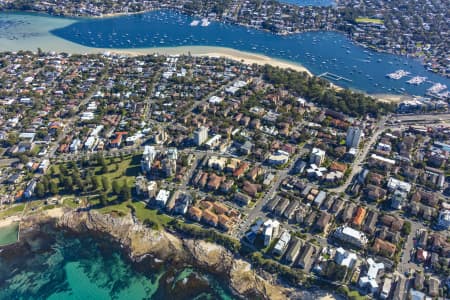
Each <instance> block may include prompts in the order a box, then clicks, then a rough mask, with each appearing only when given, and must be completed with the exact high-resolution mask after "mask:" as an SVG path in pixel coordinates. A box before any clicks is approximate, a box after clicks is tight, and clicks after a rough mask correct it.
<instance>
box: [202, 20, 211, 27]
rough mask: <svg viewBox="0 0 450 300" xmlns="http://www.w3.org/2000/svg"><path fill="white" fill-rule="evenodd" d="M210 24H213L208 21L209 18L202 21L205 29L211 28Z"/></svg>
mask: <svg viewBox="0 0 450 300" xmlns="http://www.w3.org/2000/svg"><path fill="white" fill-rule="evenodd" d="M209 24H211V22H209V21H208V19H207V18H203V19H202V25H201V26H203V27H206V26H209Z"/></svg>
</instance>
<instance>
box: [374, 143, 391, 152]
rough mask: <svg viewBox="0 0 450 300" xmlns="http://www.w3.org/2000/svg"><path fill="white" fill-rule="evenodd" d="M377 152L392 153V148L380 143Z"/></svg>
mask: <svg viewBox="0 0 450 300" xmlns="http://www.w3.org/2000/svg"><path fill="white" fill-rule="evenodd" d="M377 150H380V151H386V152H391V150H392V147H391V145H389V144H384V143H378V145H377Z"/></svg>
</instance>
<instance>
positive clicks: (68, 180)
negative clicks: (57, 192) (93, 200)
mask: <svg viewBox="0 0 450 300" xmlns="http://www.w3.org/2000/svg"><path fill="white" fill-rule="evenodd" d="M63 183H64V189H65V190H66V191H67V192H69V193H71V192H73V180H72V177H70V176H67V177H64V181H63Z"/></svg>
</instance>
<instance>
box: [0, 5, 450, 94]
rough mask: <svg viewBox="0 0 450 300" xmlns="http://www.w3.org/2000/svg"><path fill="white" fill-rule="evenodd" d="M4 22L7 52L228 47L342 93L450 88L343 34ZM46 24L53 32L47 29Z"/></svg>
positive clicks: (413, 63) (156, 23)
mask: <svg viewBox="0 0 450 300" xmlns="http://www.w3.org/2000/svg"><path fill="white" fill-rule="evenodd" d="M0 20H7V21H8V23H6V24H7V25H5V23H4V22H3V23H2V22H0V29H3V31H2V33H1V34H0V50H13V49H15V50H17V49H18V47H22V48H21V49H29V48H23V47H26V45H27V43H28V42H29V43H30V45H32V47H34V48H33V49H31V50H36V49H37V47H42V48H43V49H52V50H55V51H66V52H71V53H84V52H83V51H87V50H89V49H92V51H93V50H95V49H102V50H104V49H111V50H113V49H121V50H130V51H132V50H146V51H147V50H148V52H149V53H150V52H151V51H152V50H151V49H156V48H158V49H161V48H164V49H171V48H174V47H183V48H184V49H186V48H189V47H192V46H196V47H198V46H201V47H205V48H206V47H211V48H212V47H225V48H232V49H236V50H240V51H245V52H251V53H255V54H262V55H265V56H269V57H272V58H275V59H280V60H285V61H288V62H292V63H295V64H300V65H303V66H305V67H306V68H307V69H308V70H310V71H311V72H312V73H313V74H315V75H324V74H333V75H332V76H325V77H326V78H327V79H328V80H330V81H332V82H334V83H336V84H337V85H339V86H343V87H348V88H352V89H355V90H360V91H364V92H367V93H369V94H409V95H424V94H426V91H427V89H428V88H430V87H431V86H432V85H433V84H434V83H442V84H445V85H447V86H450V79H448V78H445V77H443V76H440V75H437V74H435V73H433V72H430V71H427V70H426V69H425V68H424V67H423V66H422V65H421V63H420V61H419V60H418V59H414V58H409V57H405V56H398V55H392V54H387V53H378V52H375V51H371V50H368V49H365V48H363V47H361V46H358V45H356V44H354V43H353V42H352V41H351V40H350V39H348V38H347V37H346V36H345V35H343V34H341V33H338V32H330V31H318V32H306V33H300V34H294V35H288V36H279V35H273V34H271V33H268V32H263V31H259V30H255V29H250V28H246V27H243V26H237V25H231V24H224V23H221V22H211V23H210V25H209V26H201V25H197V26H190V24H191V23H192V21H194V20H198V19H195V18H193V17H190V16H187V15H184V14H181V13H178V12H174V11H167V10H163V11H153V12H148V13H144V14H135V15H125V16H119V17H113V18H95V19H94V18H87V19H86V18H85V19H70V18H60V17H48V16H42V15H37V14H22V13H0ZM40 24H52V26H47V27H45V28H44V29H41V27H39V25H40ZM33 28H34V29H33ZM47 28H53V29H50V30H48V31H47ZM29 30H31V31H29ZM33 30H34V31H36V32H34V31H33ZM29 47H30V48H32V47H31V46H29ZM400 69H403V70H405V71H407V72H409V73H410V75H408V76H405V77H403V78H402V79H400V80H394V79H390V78H387V77H386V75H387V74H388V73H392V72H395V71H397V70H400ZM413 76H423V77H427V81H426V82H424V83H423V84H421V85H411V84H408V83H407V82H406V81H407V80H409V79H410V78H411V77H413Z"/></svg>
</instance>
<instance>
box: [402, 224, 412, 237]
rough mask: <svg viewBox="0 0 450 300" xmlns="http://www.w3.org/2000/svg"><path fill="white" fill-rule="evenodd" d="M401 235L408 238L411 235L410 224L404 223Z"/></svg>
mask: <svg viewBox="0 0 450 300" xmlns="http://www.w3.org/2000/svg"><path fill="white" fill-rule="evenodd" d="M402 233H403V234H404V235H406V236H408V235H409V234H410V233H411V222H408V221H406V222H405V223H404V224H403V228H402Z"/></svg>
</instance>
